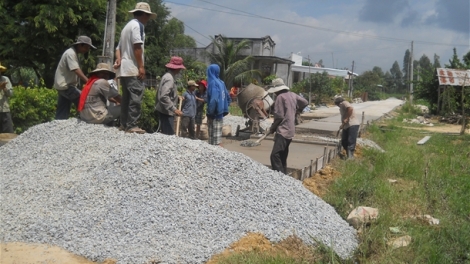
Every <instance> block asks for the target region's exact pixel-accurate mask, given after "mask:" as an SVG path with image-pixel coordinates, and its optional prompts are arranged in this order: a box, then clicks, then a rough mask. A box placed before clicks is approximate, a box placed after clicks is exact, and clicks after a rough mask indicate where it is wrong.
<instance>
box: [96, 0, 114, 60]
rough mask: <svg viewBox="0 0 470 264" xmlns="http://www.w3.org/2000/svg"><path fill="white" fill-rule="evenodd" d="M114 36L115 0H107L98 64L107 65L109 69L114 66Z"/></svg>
mask: <svg viewBox="0 0 470 264" xmlns="http://www.w3.org/2000/svg"><path fill="white" fill-rule="evenodd" d="M115 34H116V0H108V8H107V10H106V24H105V28H104V39H103V53H102V56H99V62H100V63H101V62H104V63H107V64H108V65H109V66H110V67H111V68H112V67H113V64H114V36H115Z"/></svg>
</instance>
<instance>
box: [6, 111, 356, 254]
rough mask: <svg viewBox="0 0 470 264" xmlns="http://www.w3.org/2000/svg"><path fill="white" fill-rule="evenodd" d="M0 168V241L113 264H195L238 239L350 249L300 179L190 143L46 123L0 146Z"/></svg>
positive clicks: (347, 236)
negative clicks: (252, 236)
mask: <svg viewBox="0 0 470 264" xmlns="http://www.w3.org/2000/svg"><path fill="white" fill-rule="evenodd" d="M0 168H1V170H0V171H1V172H0V179H1V187H0V188H1V189H0V193H1V203H0V214H1V215H0V236H1V237H0V238H1V241H2V242H13V241H21V242H33V243H49V244H53V245H57V246H61V247H63V248H65V249H67V250H69V251H71V252H73V253H75V254H79V255H82V256H85V257H87V258H89V259H91V260H94V261H103V260H104V259H105V258H115V259H118V261H119V262H118V263H146V262H148V261H151V260H157V261H162V263H204V262H205V261H207V260H208V259H209V258H210V257H211V256H212V255H214V254H216V253H219V252H221V251H222V250H223V249H225V248H227V247H228V246H229V245H230V244H231V243H233V242H235V241H237V240H238V239H240V238H241V237H243V236H244V235H245V234H246V233H247V232H260V233H263V234H264V235H266V237H267V238H268V239H270V240H271V241H273V242H277V241H279V240H281V239H283V238H286V237H287V236H289V235H292V234H296V235H298V236H299V237H300V238H301V239H302V240H303V241H305V242H306V243H308V244H313V243H314V242H313V239H312V238H315V239H316V240H318V241H321V242H323V243H324V244H326V245H328V246H330V245H332V246H333V249H334V251H335V252H336V253H337V254H338V255H339V256H340V257H342V258H347V257H348V256H350V255H351V254H352V252H353V250H354V249H355V248H356V247H357V240H356V237H355V230H354V229H353V228H352V227H350V226H349V225H348V224H347V223H346V222H345V221H344V220H343V219H342V218H341V217H340V216H339V215H338V214H337V213H336V212H335V210H334V208H332V207H331V206H330V205H328V204H326V203H325V202H324V201H323V200H321V199H320V198H318V197H317V196H315V195H313V194H312V193H310V192H309V191H308V190H307V189H305V188H304V187H303V186H302V183H301V182H300V181H297V180H294V179H293V178H291V177H288V176H285V175H283V174H280V173H277V172H274V171H272V170H270V169H268V168H266V167H265V166H263V165H262V164H260V163H257V162H255V161H253V160H251V159H250V158H248V157H246V156H244V155H242V154H239V153H235V152H230V151H227V150H225V149H223V148H220V147H215V146H210V145H208V144H207V143H204V142H202V141H196V140H189V139H182V138H177V137H174V136H164V135H161V134H145V135H137V134H126V133H123V132H120V131H118V130H117V129H116V128H107V127H104V126H101V125H90V124H85V123H83V122H80V121H78V120H75V119H71V120H67V121H53V122H50V123H46V124H42V125H38V126H35V127H33V128H31V129H29V130H28V131H26V132H25V133H24V134H22V135H21V136H19V137H18V138H16V139H15V140H13V141H11V142H10V143H8V144H6V145H4V146H2V147H1V148H0Z"/></svg>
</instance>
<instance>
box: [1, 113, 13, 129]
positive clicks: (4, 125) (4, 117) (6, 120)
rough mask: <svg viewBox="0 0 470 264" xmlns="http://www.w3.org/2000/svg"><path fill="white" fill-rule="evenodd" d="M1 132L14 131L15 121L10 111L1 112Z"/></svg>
mask: <svg viewBox="0 0 470 264" xmlns="http://www.w3.org/2000/svg"><path fill="white" fill-rule="evenodd" d="M0 133H13V121H11V113H10V112H0Z"/></svg>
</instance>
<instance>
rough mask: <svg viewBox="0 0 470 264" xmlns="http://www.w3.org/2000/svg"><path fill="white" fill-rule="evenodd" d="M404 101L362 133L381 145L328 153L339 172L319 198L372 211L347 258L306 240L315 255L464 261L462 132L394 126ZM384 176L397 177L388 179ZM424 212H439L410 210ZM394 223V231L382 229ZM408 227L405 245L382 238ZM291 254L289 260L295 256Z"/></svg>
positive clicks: (467, 161) (469, 181) (466, 170)
mask: <svg viewBox="0 0 470 264" xmlns="http://www.w3.org/2000/svg"><path fill="white" fill-rule="evenodd" d="M414 111H415V109H414V108H413V107H412V106H410V105H405V106H404V107H403V108H402V113H400V116H398V117H397V118H395V119H392V120H388V121H386V123H385V125H386V126H387V129H386V130H381V129H380V127H379V126H376V125H372V126H371V127H370V128H369V129H368V132H367V137H368V138H369V139H371V140H373V141H374V142H376V143H377V144H379V145H380V146H381V147H382V148H383V149H384V150H385V151H386V152H385V153H380V152H378V151H376V150H371V149H364V150H363V155H362V157H359V158H357V159H355V160H354V161H343V160H335V161H334V167H335V168H336V169H337V170H339V171H340V172H341V174H342V176H341V177H340V178H338V179H337V180H336V181H335V182H334V183H333V184H332V185H331V186H330V187H329V192H328V193H327V195H326V196H325V197H323V199H324V200H325V201H326V202H327V203H329V204H330V205H332V206H333V207H334V208H335V209H336V211H337V212H338V213H339V214H340V215H341V216H342V217H343V218H344V219H346V217H347V215H348V214H349V212H350V211H351V208H355V207H357V206H369V207H376V208H378V209H379V218H378V220H377V221H376V222H374V223H372V224H371V225H370V226H367V227H365V228H364V229H363V230H362V232H361V234H360V235H359V239H360V245H359V248H358V249H357V251H356V253H355V255H354V257H353V259H350V260H346V261H341V260H340V259H339V258H338V257H337V256H336V255H334V253H332V251H331V250H329V249H328V247H327V246H320V247H317V248H315V249H314V248H312V249H311V250H312V251H313V252H314V255H315V256H316V257H317V256H318V258H316V259H318V261H317V262H316V263H462V264H470V136H469V135H463V136H455V135H445V134H432V136H431V139H430V140H429V141H428V142H427V143H426V144H424V145H417V142H418V141H419V140H420V139H422V138H423V137H424V136H425V134H423V133H421V131H420V130H415V129H406V128H403V127H401V126H400V125H401V124H402V123H401V122H400V119H401V120H402V119H403V118H404V117H406V116H412V115H414V114H415V112H414ZM388 179H394V180H398V182H397V183H394V184H392V183H389V181H388ZM424 214H429V215H431V216H432V217H434V218H437V219H439V220H440V223H439V225H437V226H430V225H428V224H426V223H424V222H422V221H420V220H417V219H416V218H415V216H417V215H424ZM390 227H398V228H399V230H400V233H398V234H394V233H392V232H390V230H389V228H390ZM404 235H409V236H411V237H412V242H411V244H410V245H409V246H408V247H403V248H398V249H391V248H390V247H389V246H387V242H388V241H390V240H391V239H393V238H396V237H400V236H404ZM224 261H225V262H219V263H256V264H258V263H259V264H265V263H276V264H277V263H279V264H282V263H302V262H301V261H300V262H299V260H295V259H285V258H284V257H280V256H278V257H276V256H274V257H273V256H266V255H265V254H263V253H259V252H258V253H257V252H249V253H239V254H236V255H233V256H231V257H229V258H228V259H225V260H224ZM296 261H297V262H296Z"/></svg>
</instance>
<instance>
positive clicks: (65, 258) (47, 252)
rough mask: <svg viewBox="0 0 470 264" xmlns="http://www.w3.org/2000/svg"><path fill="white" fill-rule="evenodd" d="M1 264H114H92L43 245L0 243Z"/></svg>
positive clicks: (109, 260)
mask: <svg viewBox="0 0 470 264" xmlns="http://www.w3.org/2000/svg"><path fill="white" fill-rule="evenodd" d="M0 246H1V251H0V263H1V264H44V263H46V264H55V263H57V264H65V263H67V264H115V263H116V261H115V260H112V259H108V260H105V261H104V262H93V261H90V260H88V259H86V258H84V257H81V256H77V255H74V254H72V253H70V252H68V251H67V250H65V249H63V248H60V247H56V246H51V245H44V244H27V243H19V242H13V243H1V244H0Z"/></svg>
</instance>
